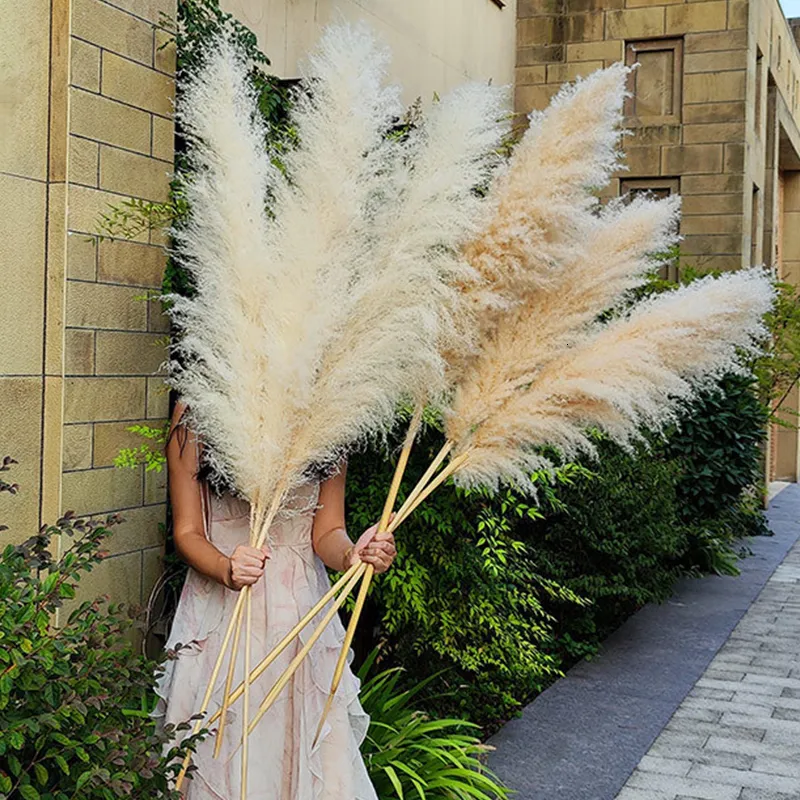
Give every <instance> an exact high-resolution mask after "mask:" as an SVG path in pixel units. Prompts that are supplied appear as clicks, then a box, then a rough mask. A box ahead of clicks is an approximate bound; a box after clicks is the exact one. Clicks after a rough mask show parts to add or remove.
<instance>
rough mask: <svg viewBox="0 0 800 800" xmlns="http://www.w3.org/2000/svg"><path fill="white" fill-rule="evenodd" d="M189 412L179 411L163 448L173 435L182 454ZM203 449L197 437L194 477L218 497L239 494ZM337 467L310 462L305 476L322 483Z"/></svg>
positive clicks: (186, 440)
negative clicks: (213, 465) (209, 459)
mask: <svg viewBox="0 0 800 800" xmlns="http://www.w3.org/2000/svg"><path fill="white" fill-rule="evenodd" d="M188 412H189V408H188V406H187V407H185V408H184V409H183V411H182V412H181V416H180V419H179V420H178V421H177V422H176V423H175V425H173V426H172V430H171V431H170V432H169V436H168V437H167V441H166V442H165V443H164V449H165V450H166V448H167V447H168V446H169V443H170V442H171V441H172V437H173V436H174V437H175V439H176V441H177V442H178V446H179V448H180V452H181V454H183V451H184V448H185V447H186V443H187V442H188V441H189V434H190V433H192V431H191V428H190V427H189V419H188V417H187V414H188ZM204 452H205V449H204V448H203V442H202V440H201V439H200V438H199V437H198V440H197V462H198V465H197V472H196V473H195V478H197V480H198V481H200V482H201V483H204V484H206V486H208V488H209V489H210V490H211V491H212V492H213V493H214V494H215V495H217V496H218V497H220V496H222V495H233V496H236V497H238V496H240V493H239V492H238V490H237V489H236V487H235V486H234V485H233V484H232V483H231V482H230V481H229V480H228V479H227V478H225V477H224V476H223V475H220V473H219V472H218V470H216V469H214V468H213V467H212V466H211V464H209V462H208V461H207V460H206V458H205V457H204ZM337 469H338V465H333V466H332V465H329V464H326V465H320V464H311V465H310V466H309V467H308V469H307V470H306V477H307V478H308V480H309V481H317V482H319V483H322V481H324V480H326V479H327V478H329V477H331V475H333V474H335V472H336V470H337Z"/></svg>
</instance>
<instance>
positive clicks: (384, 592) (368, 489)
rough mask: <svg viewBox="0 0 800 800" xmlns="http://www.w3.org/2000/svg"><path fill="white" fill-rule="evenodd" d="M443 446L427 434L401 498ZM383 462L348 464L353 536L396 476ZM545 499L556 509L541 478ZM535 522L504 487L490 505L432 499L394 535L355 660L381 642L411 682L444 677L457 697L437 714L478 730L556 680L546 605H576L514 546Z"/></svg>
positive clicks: (454, 495)
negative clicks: (394, 552)
mask: <svg viewBox="0 0 800 800" xmlns="http://www.w3.org/2000/svg"><path fill="white" fill-rule="evenodd" d="M442 442H443V438H442V435H441V433H439V432H438V431H437V430H436V429H435V428H429V429H428V431H427V432H426V434H425V435H424V436H423V437H422V439H421V441H419V442H418V443H417V445H416V446H415V448H414V451H413V452H412V457H411V461H410V463H409V467H408V470H407V473H406V480H405V481H404V484H403V492H407V491H408V490H409V489H410V488H411V486H413V484H414V482H416V480H417V478H418V477H419V476H420V475H421V474H422V472H423V471H424V469H425V468H426V467H427V465H428V464H429V463H430V461H431V459H432V458H433V456H434V455H435V453H436V452H437V451H438V449H439V447H441V445H442ZM386 455H387V454H386V451H385V450H383V449H379V450H370V451H368V452H366V453H361V454H358V455H357V456H354V457H353V458H352V459H351V462H350V468H349V473H348V481H347V485H348V495H347V500H348V508H349V518H348V524H349V526H350V528H351V530H363V529H364V528H365V527H366V526H367V525H368V524H369V523H370V522H371V521H372V520H373V519H375V518H376V517H377V515H378V514H379V512H380V508H381V506H382V504H383V500H384V498H385V492H386V487H387V486H388V485H389V480H390V477H391V470H392V469H393V465H392V464H390V463H388V460H387V457H386ZM582 472H583V470H581V469H580V468H577V467H575V466H574V465H569V466H568V467H566V468H565V469H563V470H561V471H559V473H558V475H557V480H558V481H559V482H560V483H562V484H568V483H569V482H571V481H572V480H573V479H574V477H575V476H576V475H577V474H581V473H582ZM541 492H542V494H543V496H550V497H552V501H553V502H554V503H555V502H557V501H556V500H555V495H554V491H553V487H552V486H551V485H550V484H549V483H548V482H547V480H545V479H542V480H541ZM403 496H404V494H403V493H401V498H402V497H403ZM539 516H540V513H539V511H538V510H537V509H536V507H535V506H533V505H532V504H531V503H530V501H529V500H526V499H524V498H522V497H520V496H518V495H516V494H514V493H513V492H510V491H508V492H503V493H501V494H500V495H498V496H497V497H494V498H490V497H488V496H485V495H482V494H480V493H465V492H463V491H461V490H458V489H456V488H455V487H454V486H452V485H448V486H445V487H442V488H441V489H439V490H438V491H437V492H435V493H434V494H433V495H431V497H430V498H429V500H428V501H426V503H425V504H424V505H423V506H422V507H420V509H419V510H418V511H417V512H416V513H415V514H414V516H412V517H411V518H410V519H409V520H408V521H407V522H406V523H404V524H403V526H402V527H401V528H400V530H399V531H398V534H397V547H398V557H397V560H396V562H395V564H394V566H393V567H392V569H391V570H390V571H389V572H388V573H386V574H385V575H382V576H381V577H380V578H379V579H378V580H377V581H376V583H375V589H374V592H373V593H372V596H371V606H370V608H369V610H368V612H367V623H366V624H365V625H364V626H363V628H362V632H361V636H362V641H361V643H360V644H361V647H360V651H361V652H362V654H363V653H364V652H366V651H369V650H370V649H371V648H372V646H373V645H374V644H375V643H376V642H377V641H381V642H384V643H385V653H386V656H387V657H388V659H389V660H390V661H391V662H392V663H396V664H400V665H402V666H403V667H404V668H405V669H406V670H407V671H408V672H409V674H411V675H413V676H414V677H415V678H417V677H423V676H426V675H430V674H431V672H433V671H440V670H445V674H444V676H443V679H442V680H443V681H444V682H445V683H446V684H448V685H450V686H451V687H453V689H454V691H452V692H451V693H449V694H448V695H447V696H446V697H439V698H437V699H436V700H435V701H431V705H429V706H428V708H430V709H431V710H435V711H436V713H444V714H458V715H465V716H467V717H468V718H469V719H471V720H473V721H475V722H478V723H480V724H484V725H489V724H493V723H496V722H497V721H498V720H502V719H507V718H508V717H509V715H511V714H512V713H513V712H514V711H515V710H517V709H518V708H519V704H520V700H521V699H524V698H526V697H529V696H531V695H532V694H533V693H535V692H536V691H538V690H540V689H541V688H542V687H543V686H545V685H546V684H548V683H549V682H551V681H552V679H553V678H554V677H555V676H557V675H558V674H559V673H558V664H557V662H556V660H555V659H554V658H553V657H552V656H551V655H549V654H548V653H547V652H546V650H548V649H551V638H552V633H551V631H552V627H553V621H552V619H551V618H550V617H549V615H548V613H547V612H546V611H545V608H544V599H545V598H547V599H551V598H558V599H559V600H560V601H561V602H562V603H563V604H564V605H568V604H570V603H577V602H579V599H578V598H577V597H575V596H574V595H573V594H572V593H571V592H569V591H568V590H565V589H564V588H563V587H562V586H560V585H559V584H558V583H557V582H553V581H550V580H547V579H546V578H544V577H543V576H542V575H541V574H540V572H539V571H538V570H537V568H536V565H535V563H534V557H533V555H534V554H533V553H532V552H531V550H530V549H529V548H528V547H527V546H526V544H525V543H524V541H522V540H521V539H520V536H519V530H518V521H519V520H521V519H532V518H537V517H539Z"/></svg>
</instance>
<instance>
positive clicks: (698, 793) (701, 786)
mask: <svg viewBox="0 0 800 800" xmlns="http://www.w3.org/2000/svg"><path fill="white" fill-rule="evenodd" d="M627 786H629V787H630V788H633V789H647V790H648V791H653V792H664V793H666V795H667V797H670V798H674V797H675V795H683V796H686V797H691V798H692V800H738V797H739V789H736V788H734V787H733V786H730V785H725V784H714V783H703V782H701V781H693V780H691V778H681V777H678V776H676V775H657V774H655V773H652V772H634V773H633V775H631V777H630V779H629V780H628V783H627Z"/></svg>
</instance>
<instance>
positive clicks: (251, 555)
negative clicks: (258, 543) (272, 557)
mask: <svg viewBox="0 0 800 800" xmlns="http://www.w3.org/2000/svg"><path fill="white" fill-rule="evenodd" d="M268 558H269V551H268V550H267V548H266V547H261V548H257V547H250V546H249V545H246V544H240V545H239V546H238V547H237V548H236V549H235V550H234V551H233V555H231V557H230V559H229V561H230V577H229V581H228V582H227V583H226V586H227V587H228V588H229V589H233V590H234V591H235V592H239V591H241V590H242V589H244V587H245V586H251V585H252V584H254V583H255V582H256V581H257V580H258V579H259V578H260V577H261V576H262V575H263V574H264V563H265V562H266V560H267V559H268Z"/></svg>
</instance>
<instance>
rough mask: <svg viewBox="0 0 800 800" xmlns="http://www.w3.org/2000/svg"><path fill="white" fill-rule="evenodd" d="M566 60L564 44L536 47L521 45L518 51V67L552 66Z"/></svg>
mask: <svg viewBox="0 0 800 800" xmlns="http://www.w3.org/2000/svg"><path fill="white" fill-rule="evenodd" d="M563 60H564V45H563V44H548V45H539V46H535V47H526V46H523V45H520V47H519V48H518V49H517V66H518V67H527V66H532V65H534V64H552V63H555V62H557V61H563Z"/></svg>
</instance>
